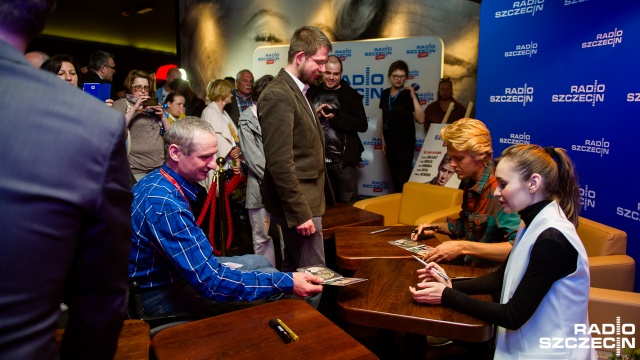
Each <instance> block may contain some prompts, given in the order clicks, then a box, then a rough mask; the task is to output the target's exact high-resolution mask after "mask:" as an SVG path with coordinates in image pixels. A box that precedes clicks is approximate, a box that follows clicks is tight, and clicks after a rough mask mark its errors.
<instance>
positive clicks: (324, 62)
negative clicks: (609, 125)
mask: <svg viewBox="0 0 640 360" xmlns="http://www.w3.org/2000/svg"><path fill="white" fill-rule="evenodd" d="M305 56H306V55H305ZM307 57H308V58H309V59H311V60H313V61H315V63H316V64H318V66H323V65H327V63H328V62H329V60H325V61H319V60H316V59H314V58H312V57H311V56H307Z"/></svg>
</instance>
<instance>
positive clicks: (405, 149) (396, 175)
mask: <svg viewBox="0 0 640 360" xmlns="http://www.w3.org/2000/svg"><path fill="white" fill-rule="evenodd" d="M414 152H415V149H414V148H413V147H409V146H407V145H406V144H402V148H399V149H394V148H392V147H390V146H389V144H387V156H386V158H387V164H388V165H389V171H390V172H391V181H392V182H393V187H394V192H402V186H403V185H404V183H406V182H407V181H409V177H411V170H413V153H414Z"/></svg>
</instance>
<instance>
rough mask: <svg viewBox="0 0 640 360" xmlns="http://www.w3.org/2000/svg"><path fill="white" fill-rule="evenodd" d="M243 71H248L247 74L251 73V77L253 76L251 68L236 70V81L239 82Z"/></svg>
mask: <svg viewBox="0 0 640 360" xmlns="http://www.w3.org/2000/svg"><path fill="white" fill-rule="evenodd" d="M244 73H249V74H251V77H253V73H252V72H251V70H249V69H242V70H240V71H238V73H237V74H236V81H238V82H239V81H240V76H242V74H244Z"/></svg>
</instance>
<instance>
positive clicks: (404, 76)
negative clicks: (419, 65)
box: [391, 75, 407, 80]
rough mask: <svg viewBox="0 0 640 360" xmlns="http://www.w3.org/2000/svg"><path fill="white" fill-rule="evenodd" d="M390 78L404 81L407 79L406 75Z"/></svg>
mask: <svg viewBox="0 0 640 360" xmlns="http://www.w3.org/2000/svg"><path fill="white" fill-rule="evenodd" d="M391 78H392V79H393V80H404V79H406V78H407V76H406V75H391Z"/></svg>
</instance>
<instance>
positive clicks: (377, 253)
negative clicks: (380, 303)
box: [335, 226, 440, 285]
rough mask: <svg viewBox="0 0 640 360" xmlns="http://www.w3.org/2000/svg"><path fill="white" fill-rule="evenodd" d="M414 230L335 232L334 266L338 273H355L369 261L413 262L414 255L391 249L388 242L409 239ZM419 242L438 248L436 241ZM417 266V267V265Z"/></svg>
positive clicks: (357, 228) (391, 246)
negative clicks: (394, 260)
mask: <svg viewBox="0 0 640 360" xmlns="http://www.w3.org/2000/svg"><path fill="white" fill-rule="evenodd" d="M385 228H389V231H385V232H382V233H378V234H373V235H372V234H371V232H372V231H375V230H380V229H385ZM415 228H416V227H415V226H386V227H385V226H358V227H350V228H341V229H336V231H335V234H336V235H335V241H336V258H337V265H338V267H339V268H340V269H345V270H352V271H353V270H358V269H359V268H360V266H361V265H362V264H363V263H364V262H365V261H366V260H368V259H374V258H388V259H412V257H411V255H415V254H413V253H412V252H410V251H407V250H405V249H403V248H400V247H397V246H395V245H391V244H389V241H391V240H398V239H402V238H404V237H406V238H408V237H410V235H411V231H412V230H414V229H415ZM436 236H440V234H436ZM420 242H422V243H423V244H427V245H429V246H432V247H436V246H438V245H440V240H439V239H438V237H432V238H429V239H426V240H421V241H420ZM414 261H415V260H414ZM416 264H418V263H417V262H416ZM414 285H415V284H414Z"/></svg>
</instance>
